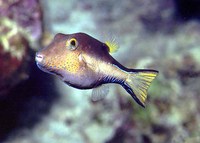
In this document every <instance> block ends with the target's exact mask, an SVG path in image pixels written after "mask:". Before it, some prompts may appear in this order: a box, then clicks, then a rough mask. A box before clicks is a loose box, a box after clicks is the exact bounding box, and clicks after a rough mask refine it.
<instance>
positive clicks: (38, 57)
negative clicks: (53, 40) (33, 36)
mask: <svg viewBox="0 0 200 143" xmlns="http://www.w3.org/2000/svg"><path fill="white" fill-rule="evenodd" d="M35 61H36V64H37V66H38V68H39V69H40V70H42V71H44V72H47V73H51V72H52V69H50V68H49V67H48V66H47V65H46V64H45V63H44V56H43V55H42V54H40V53H38V52H37V53H36V55H35Z"/></svg>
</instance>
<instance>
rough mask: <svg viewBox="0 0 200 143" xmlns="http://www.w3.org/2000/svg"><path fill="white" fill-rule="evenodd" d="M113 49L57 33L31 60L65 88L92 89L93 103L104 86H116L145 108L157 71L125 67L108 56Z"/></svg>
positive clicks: (105, 90)
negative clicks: (148, 92)
mask: <svg viewBox="0 0 200 143" xmlns="http://www.w3.org/2000/svg"><path fill="white" fill-rule="evenodd" d="M116 50H117V45H116V44H115V43H112V42H105V43H103V42H100V41H99V40H97V39H95V38H93V37H92V36H90V35H88V34H85V33H74V34H61V33H58V34H56V35H55V37H54V39H53V40H52V42H51V43H50V45H49V46H47V47H46V48H44V49H42V50H40V51H39V52H37V53H36V57H35V60H36V63H37V66H38V67H39V68H40V69H41V70H42V71H44V72H47V73H51V74H54V75H57V76H58V77H60V79H61V80H62V81H64V82H65V83H66V84H68V85H69V86H72V87H74V88H78V89H93V91H92V99H93V100H99V99H101V98H102V97H104V96H105V95H106V94H108V91H109V90H108V88H107V84H108V83H116V84H120V85H121V86H122V87H123V88H124V89H125V90H126V91H127V92H128V93H129V94H130V95H131V96H132V97H133V99H134V100H135V101H136V102H137V103H138V104H139V105H141V106H142V107H145V100H146V98H147V89H148V87H149V86H150V84H151V82H152V81H153V79H154V78H155V77H156V76H157V74H158V71H156V70H152V69H129V68H126V67H124V66H123V65H121V64H120V63H119V62H118V61H117V60H115V59H114V58H113V57H112V56H111V55H110V53H112V52H114V51H116Z"/></svg>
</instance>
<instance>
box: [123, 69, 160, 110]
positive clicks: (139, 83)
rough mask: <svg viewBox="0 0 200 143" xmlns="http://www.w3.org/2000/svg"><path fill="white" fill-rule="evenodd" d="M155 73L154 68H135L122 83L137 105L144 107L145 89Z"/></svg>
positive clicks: (156, 72)
mask: <svg viewBox="0 0 200 143" xmlns="http://www.w3.org/2000/svg"><path fill="white" fill-rule="evenodd" d="M157 74H158V71H155V70H138V71H137V70H136V71H134V72H130V73H129V75H128V78H127V79H126V81H125V83H124V84H125V85H124V88H125V89H126V91H127V92H128V93H129V94H131V96H132V97H133V98H134V99H135V101H136V102H137V103H138V104H139V105H141V106H143V107H145V100H146V98H147V89H148V88H149V86H150V84H151V82H152V81H153V79H154V78H155V77H156V76H157Z"/></svg>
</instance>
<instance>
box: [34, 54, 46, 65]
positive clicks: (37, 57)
mask: <svg viewBox="0 0 200 143" xmlns="http://www.w3.org/2000/svg"><path fill="white" fill-rule="evenodd" d="M43 60H44V56H43V55H42V54H39V53H38V52H37V53H36V55H35V61H36V62H37V63H41V62H42V61H43Z"/></svg>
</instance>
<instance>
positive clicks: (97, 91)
mask: <svg viewBox="0 0 200 143" xmlns="http://www.w3.org/2000/svg"><path fill="white" fill-rule="evenodd" d="M108 93H109V86H108V85H105V84H102V85H100V86H98V87H96V88H94V89H93V90H92V95H91V100H92V101H98V100H101V99H103V98H104V97H105V96H106V95H107V94H108Z"/></svg>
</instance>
